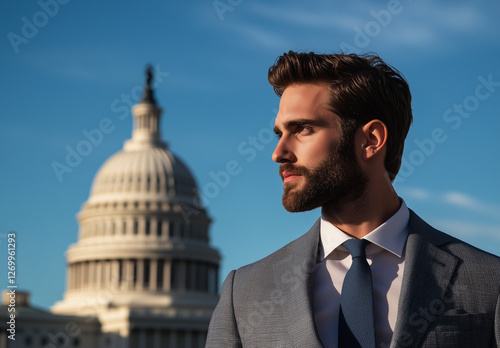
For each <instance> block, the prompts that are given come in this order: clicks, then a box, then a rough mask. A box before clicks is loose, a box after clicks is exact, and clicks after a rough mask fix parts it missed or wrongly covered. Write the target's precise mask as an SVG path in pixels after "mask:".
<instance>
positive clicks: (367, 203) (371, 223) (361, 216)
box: [321, 187, 401, 238]
mask: <svg viewBox="0 0 500 348" xmlns="http://www.w3.org/2000/svg"><path fill="white" fill-rule="evenodd" d="M391 188H392V187H391ZM400 206H401V200H400V199H399V197H398V195H397V194H396V192H395V191H394V190H370V189H367V191H366V192H365V193H364V195H363V196H361V197H360V198H358V199H356V200H355V201H352V202H348V203H343V204H336V205H335V206H333V205H330V204H325V205H323V207H322V209H321V214H322V216H323V217H324V218H325V219H326V220H327V221H328V222H330V223H332V224H333V225H335V226H336V227H337V228H339V229H340V230H342V231H344V232H345V233H347V234H348V235H350V236H353V237H354V238H362V237H364V236H365V235H367V234H368V233H370V232H371V231H373V230H374V229H376V228H377V227H378V226H380V225H382V224H383V223H384V222H386V221H387V220H389V219H390V218H391V217H392V216H393V215H394V214H396V212H397V211H398V210H399V208H400Z"/></svg>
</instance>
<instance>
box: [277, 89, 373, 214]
mask: <svg viewBox="0 0 500 348" xmlns="http://www.w3.org/2000/svg"><path fill="white" fill-rule="evenodd" d="M328 93H329V91H328V88H327V87H326V85H321V84H296V85H291V86H289V87H287V88H286V89H285V91H284V92H283V95H282V97H281V101H280V107H279V112H278V115H277V116H276V121H275V128H274V131H275V132H276V134H277V135H278V137H279V138H280V140H279V142H278V145H277V146H276V149H275V150H274V153H273V160H274V161H275V162H278V163H281V165H280V170H279V173H280V176H281V177H282V179H283V183H284V187H283V189H284V193H283V206H284V207H285V209H286V210H288V211H290V212H299V211H307V210H311V209H314V208H317V207H319V206H324V205H326V204H329V205H334V206H338V205H339V204H342V203H346V202H350V201H352V200H355V199H357V198H359V197H360V196H361V195H362V194H363V192H364V190H365V187H366V182H367V178H366V175H365V174H364V173H363V172H362V170H361V168H360V166H359V164H358V163H357V161H356V157H355V151H354V134H344V135H343V134H342V131H341V123H340V119H339V117H338V116H337V115H336V114H334V113H333V112H332V111H331V110H330V109H329V108H328Z"/></svg>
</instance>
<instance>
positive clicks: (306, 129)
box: [297, 126, 313, 134]
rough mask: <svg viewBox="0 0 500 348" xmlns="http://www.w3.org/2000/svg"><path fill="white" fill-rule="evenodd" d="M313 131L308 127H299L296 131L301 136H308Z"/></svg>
mask: <svg viewBox="0 0 500 348" xmlns="http://www.w3.org/2000/svg"><path fill="white" fill-rule="evenodd" d="M312 131H313V129H312V127H309V126H302V127H299V128H298V129H297V134H299V133H301V134H310V133H312Z"/></svg>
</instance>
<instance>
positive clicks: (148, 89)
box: [141, 64, 156, 104]
mask: <svg viewBox="0 0 500 348" xmlns="http://www.w3.org/2000/svg"><path fill="white" fill-rule="evenodd" d="M151 81H153V69H152V68H151V65H149V64H148V65H146V84H145V86H144V94H143V96H142V99H141V103H151V104H156V101H155V99H154V96H153V88H152V86H151Z"/></svg>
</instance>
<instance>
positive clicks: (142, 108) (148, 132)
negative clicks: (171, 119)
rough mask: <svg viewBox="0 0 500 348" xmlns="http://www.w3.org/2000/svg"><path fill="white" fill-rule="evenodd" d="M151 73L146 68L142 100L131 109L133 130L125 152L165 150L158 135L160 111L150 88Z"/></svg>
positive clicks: (148, 68) (149, 68)
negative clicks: (147, 148)
mask: <svg viewBox="0 0 500 348" xmlns="http://www.w3.org/2000/svg"><path fill="white" fill-rule="evenodd" d="M152 80H153V72H152V69H151V66H149V65H148V66H147V68H146V83H145V84H144V93H143V97H142V99H141V100H140V101H139V103H138V104H137V105H135V106H134V107H132V114H133V115H134V129H133V131H132V139H131V140H129V141H127V142H126V143H125V146H124V149H125V150H132V151H133V150H137V149H141V148H144V147H159V148H164V149H166V148H167V145H166V144H165V143H164V142H162V140H161V134H160V117H161V113H162V109H161V108H159V107H158V106H157V105H156V101H155V98H154V90H153V88H152V86H151V82H152Z"/></svg>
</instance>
